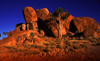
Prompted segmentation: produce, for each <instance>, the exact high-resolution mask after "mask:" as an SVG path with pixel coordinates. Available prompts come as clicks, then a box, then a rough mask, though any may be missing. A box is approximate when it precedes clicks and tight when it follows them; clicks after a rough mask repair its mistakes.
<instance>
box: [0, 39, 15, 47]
mask: <svg viewBox="0 0 100 61" xmlns="http://www.w3.org/2000/svg"><path fill="white" fill-rule="evenodd" d="M15 45H16V39H15V38H13V37H8V38H3V40H1V42H0V46H15Z"/></svg>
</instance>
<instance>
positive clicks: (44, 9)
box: [35, 8, 49, 17]
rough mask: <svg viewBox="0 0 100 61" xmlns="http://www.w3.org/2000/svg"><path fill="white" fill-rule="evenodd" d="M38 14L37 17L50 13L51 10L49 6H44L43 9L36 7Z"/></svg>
mask: <svg viewBox="0 0 100 61" xmlns="http://www.w3.org/2000/svg"><path fill="white" fill-rule="evenodd" d="M35 11H36V14H37V17H42V16H44V15H48V14H49V10H48V9H47V8H42V9H40V10H39V9H36V10H35Z"/></svg>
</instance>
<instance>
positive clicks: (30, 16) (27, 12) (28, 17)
mask: <svg viewBox="0 0 100 61" xmlns="http://www.w3.org/2000/svg"><path fill="white" fill-rule="evenodd" d="M23 14H24V18H25V21H26V23H32V22H34V21H37V15H36V12H35V10H34V9H33V8H32V7H25V8H24V9H23Z"/></svg>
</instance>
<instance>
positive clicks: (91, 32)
mask: <svg viewBox="0 0 100 61" xmlns="http://www.w3.org/2000/svg"><path fill="white" fill-rule="evenodd" d="M94 32H95V31H93V30H92V29H85V30H84V31H83V34H84V36H85V37H88V36H92V35H93V34H94Z"/></svg>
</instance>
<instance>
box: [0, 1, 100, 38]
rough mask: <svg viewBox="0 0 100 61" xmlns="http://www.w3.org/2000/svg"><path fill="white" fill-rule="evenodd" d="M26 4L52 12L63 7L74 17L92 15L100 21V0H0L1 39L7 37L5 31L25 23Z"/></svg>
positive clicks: (12, 29)
mask: <svg viewBox="0 0 100 61" xmlns="http://www.w3.org/2000/svg"><path fill="white" fill-rule="evenodd" d="M26 6H31V7H33V8H34V9H35V10H36V9H41V8H48V10H49V11H50V13H53V12H54V11H55V10H56V8H58V7H62V8H63V9H67V10H68V11H69V13H70V14H71V15H73V16H74V17H91V18H94V19H95V20H96V21H97V22H98V23H100V0H0V33H1V36H2V37H0V39H2V38H3V37H7V35H6V36H5V35H3V32H9V31H14V29H15V25H16V24H18V23H25V20H24V17H23V12H22V10H23V8H24V7H26Z"/></svg>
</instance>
